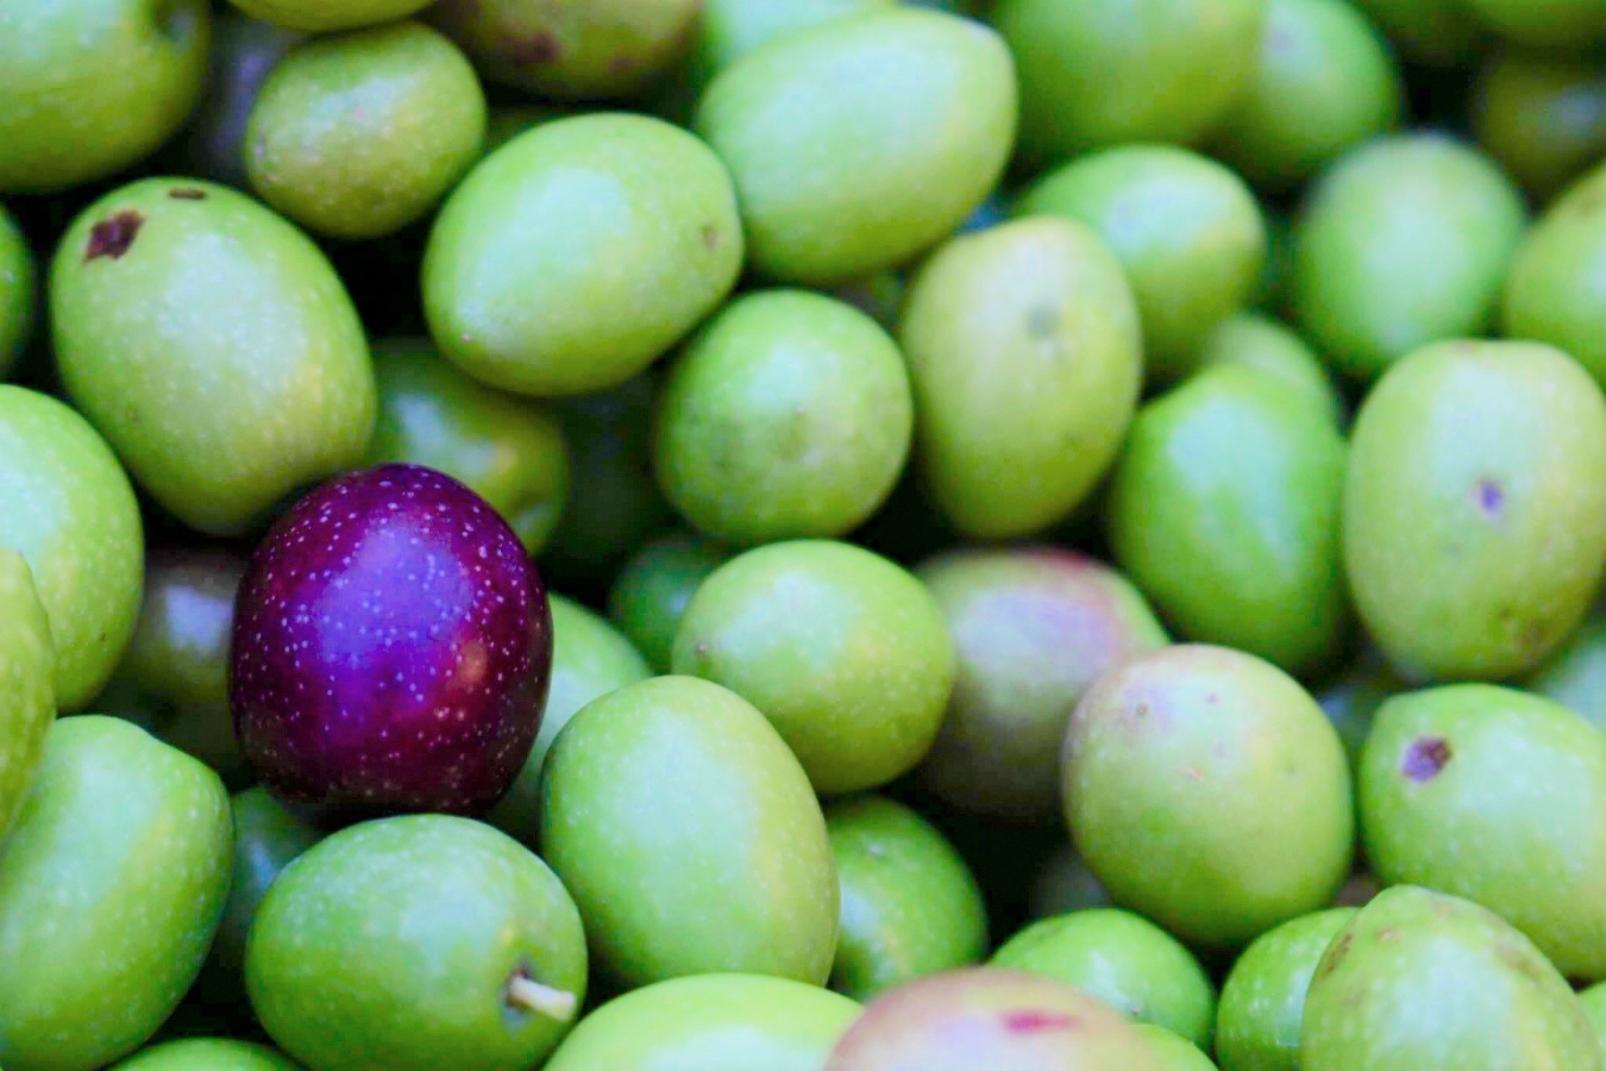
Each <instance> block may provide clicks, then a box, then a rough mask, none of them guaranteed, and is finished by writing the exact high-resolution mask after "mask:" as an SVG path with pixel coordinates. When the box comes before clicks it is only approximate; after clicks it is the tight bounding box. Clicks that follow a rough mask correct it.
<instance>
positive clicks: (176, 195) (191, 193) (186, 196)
mask: <svg viewBox="0 0 1606 1071" xmlns="http://www.w3.org/2000/svg"><path fill="white" fill-rule="evenodd" d="M167 195H168V196H169V197H171V198H172V199H173V200H175V201H204V200H206V191H205V190H198V189H196V188H195V187H194V186H175V187H173V188H172V189H171V190H168V191H167Z"/></svg>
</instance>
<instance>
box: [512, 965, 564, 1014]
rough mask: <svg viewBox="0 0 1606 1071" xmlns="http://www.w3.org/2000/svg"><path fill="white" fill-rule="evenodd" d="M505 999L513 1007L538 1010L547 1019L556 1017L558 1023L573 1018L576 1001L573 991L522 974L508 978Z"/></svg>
mask: <svg viewBox="0 0 1606 1071" xmlns="http://www.w3.org/2000/svg"><path fill="white" fill-rule="evenodd" d="M507 1001H508V1003H509V1004H512V1005H514V1006H515V1007H519V1008H524V1009H525V1010H527V1011H533V1012H540V1013H541V1014H542V1015H544V1016H546V1017H547V1018H548V1019H556V1020H557V1021H558V1022H560V1023H566V1022H568V1021H569V1020H571V1019H573V1018H574V1009H575V1005H576V1004H577V1003H578V1002H577V1001H576V1000H575V999H574V994H573V993H566V992H564V991H563V990H561V989H553V988H552V987H551V986H549V985H542V984H541V983H540V982H537V981H536V980H535V979H534V978H526V977H525V976H524V975H522V974H515V975H514V976H513V977H512V978H510V979H508V983H507Z"/></svg>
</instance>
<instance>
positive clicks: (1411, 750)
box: [1400, 736, 1450, 781]
mask: <svg viewBox="0 0 1606 1071" xmlns="http://www.w3.org/2000/svg"><path fill="white" fill-rule="evenodd" d="M1449 763H1450V741H1448V740H1446V739H1445V738H1444V737H1442V736H1424V737H1421V738H1419V739H1416V740H1413V741H1411V745H1410V746H1409V747H1407V748H1406V749H1405V757H1404V758H1403V759H1401V760H1400V772H1401V773H1403V774H1404V775H1405V776H1406V777H1409V778H1410V779H1411V780H1413V781H1431V780H1433V779H1434V778H1435V777H1437V776H1438V775H1439V771H1440V770H1442V769H1444V768H1445V767H1446V766H1447V765H1449Z"/></svg>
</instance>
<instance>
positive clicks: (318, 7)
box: [229, 0, 430, 33]
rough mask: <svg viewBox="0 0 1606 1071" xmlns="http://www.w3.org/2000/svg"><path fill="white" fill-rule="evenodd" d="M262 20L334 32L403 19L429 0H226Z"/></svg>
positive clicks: (293, 28)
mask: <svg viewBox="0 0 1606 1071" xmlns="http://www.w3.org/2000/svg"><path fill="white" fill-rule="evenodd" d="M229 2H230V3H232V4H233V5H234V6H235V7H237V8H239V9H240V10H241V11H243V12H245V13H246V14H247V15H250V16H251V17H252V18H254V19H260V20H262V21H263V22H271V23H273V24H274V25H275V26H283V27H286V28H287V29H291V30H305V31H308V32H311V33H334V32H336V31H339V30H355V29H357V28H359V27H362V26H377V25H378V24H379V23H381V22H390V21H392V20H393V19H403V18H406V17H407V16H408V15H411V14H413V13H414V12H416V11H418V10H420V9H422V8H424V7H427V6H428V5H429V3H430V0H229Z"/></svg>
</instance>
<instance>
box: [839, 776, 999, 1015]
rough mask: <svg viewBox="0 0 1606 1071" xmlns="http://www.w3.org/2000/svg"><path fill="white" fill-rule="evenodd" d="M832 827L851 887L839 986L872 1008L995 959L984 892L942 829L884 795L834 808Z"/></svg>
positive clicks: (846, 894)
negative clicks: (888, 996)
mask: <svg viewBox="0 0 1606 1071" xmlns="http://www.w3.org/2000/svg"><path fill="white" fill-rule="evenodd" d="M825 824H826V829H827V830H828V831H829V833H830V836H831V851H832V853H833V854H834V855H835V857H836V873H837V879H838V881H840V882H841V885H842V935H841V938H840V940H839V941H838V943H837V949H836V963H835V964H834V965H833V967H832V968H831V985H832V987H833V988H835V989H837V990H839V991H840V992H843V993H846V994H847V995H848V996H850V997H852V998H853V999H855V1000H869V999H870V998H871V997H874V996H875V995H876V994H878V993H880V992H882V991H883V990H887V989H891V988H893V987H894V986H899V985H902V984H903V983H905V982H909V981H913V980H914V979H916V978H921V977H924V976H925V975H928V974H936V973H937V972H939V971H945V970H950V969H952V968H954V967H963V966H966V965H968V964H971V963H976V962H978V961H979V960H980V959H981V958H982V956H984V955H985V954H986V952H987V907H986V905H985V904H984V903H982V898H981V889H980V888H978V887H977V885H976V879H975V877H974V876H972V875H971V873H970V868H969V867H967V866H966V865H965V861H964V860H963V859H962V858H960V856H959V853H958V852H957V851H956V850H955V849H954V846H953V845H952V844H950V843H948V840H947V838H946V837H944V836H943V835H942V834H941V833H940V832H938V830H937V828H936V827H935V826H933V825H931V824H930V823H929V822H927V821H926V820H925V819H924V818H922V817H920V815H918V814H916V813H915V812H914V811H912V810H910V809H909V808H908V807H905V806H904V805H903V804H901V803H896V802H894V801H892V800H889V799H887V798H885V797H883V796H861V797H859V798H857V799H851V800H844V801H842V802H841V803H837V804H833V805H832V806H831V807H829V808H827V809H826V812H825Z"/></svg>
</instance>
